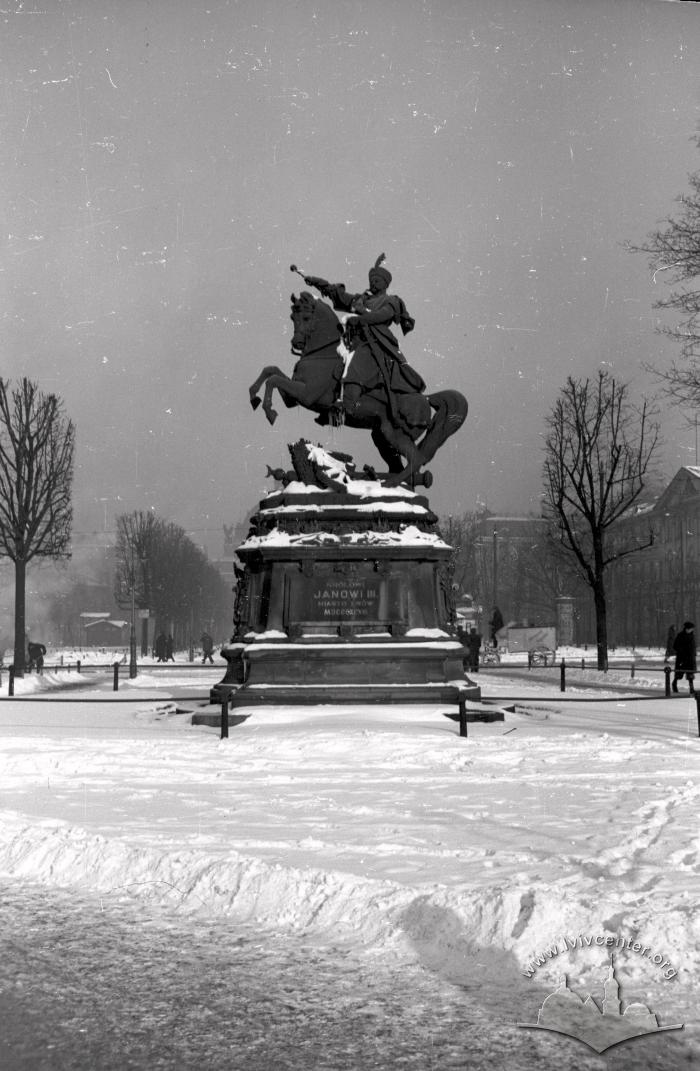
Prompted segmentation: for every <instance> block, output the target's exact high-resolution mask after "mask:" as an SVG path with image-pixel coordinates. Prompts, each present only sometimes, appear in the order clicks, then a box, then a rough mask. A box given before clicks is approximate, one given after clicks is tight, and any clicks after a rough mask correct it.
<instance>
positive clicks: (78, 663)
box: [76, 659, 80, 673]
mask: <svg viewBox="0 0 700 1071" xmlns="http://www.w3.org/2000/svg"><path fill="white" fill-rule="evenodd" d="M76 669H77V670H78V673H80V659H78V661H77V663H76Z"/></svg>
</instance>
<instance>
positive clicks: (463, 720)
mask: <svg viewBox="0 0 700 1071" xmlns="http://www.w3.org/2000/svg"><path fill="white" fill-rule="evenodd" d="M459 735H460V736H466V735H467V698H466V696H465V695H464V693H463V692H460V695H459Z"/></svg>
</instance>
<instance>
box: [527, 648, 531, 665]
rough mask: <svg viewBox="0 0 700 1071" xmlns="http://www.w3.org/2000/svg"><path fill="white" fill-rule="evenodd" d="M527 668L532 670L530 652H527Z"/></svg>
mask: <svg viewBox="0 0 700 1071" xmlns="http://www.w3.org/2000/svg"><path fill="white" fill-rule="evenodd" d="M527 668H528V669H532V651H528V652H527Z"/></svg>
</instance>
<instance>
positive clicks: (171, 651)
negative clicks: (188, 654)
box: [165, 633, 175, 662]
mask: <svg viewBox="0 0 700 1071" xmlns="http://www.w3.org/2000/svg"><path fill="white" fill-rule="evenodd" d="M165 661H166V662H174V661H175V641H174V639H173V637H172V634H171V633H168V637H167V639H166V641H165Z"/></svg>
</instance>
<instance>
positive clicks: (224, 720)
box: [221, 696, 228, 740]
mask: <svg viewBox="0 0 700 1071" xmlns="http://www.w3.org/2000/svg"><path fill="white" fill-rule="evenodd" d="M227 736H228V696H226V698H225V699H222V700H221V739H222V740H223V739H224V738H225V737H227Z"/></svg>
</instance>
